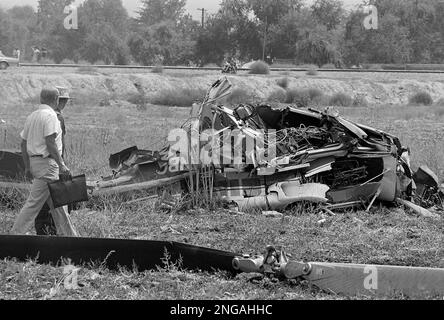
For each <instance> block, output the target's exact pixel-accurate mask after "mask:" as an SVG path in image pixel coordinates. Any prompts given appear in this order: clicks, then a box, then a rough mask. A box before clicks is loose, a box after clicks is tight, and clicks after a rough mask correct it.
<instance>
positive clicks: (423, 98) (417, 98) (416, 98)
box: [409, 91, 433, 106]
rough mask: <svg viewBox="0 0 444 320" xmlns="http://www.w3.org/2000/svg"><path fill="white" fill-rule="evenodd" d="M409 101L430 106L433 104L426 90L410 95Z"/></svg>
mask: <svg viewBox="0 0 444 320" xmlns="http://www.w3.org/2000/svg"><path fill="white" fill-rule="evenodd" d="M409 102H410V104H418V105H424V106H430V105H432V104H433V99H432V96H431V95H430V94H429V93H428V92H425V91H421V92H418V93H416V94H415V95H413V96H411V97H410V100H409Z"/></svg>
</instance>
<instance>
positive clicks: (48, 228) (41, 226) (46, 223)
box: [34, 87, 70, 236]
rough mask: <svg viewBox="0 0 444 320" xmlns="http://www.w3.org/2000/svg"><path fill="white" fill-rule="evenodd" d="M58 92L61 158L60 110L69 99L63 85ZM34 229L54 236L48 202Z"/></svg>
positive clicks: (63, 131)
mask: <svg viewBox="0 0 444 320" xmlns="http://www.w3.org/2000/svg"><path fill="white" fill-rule="evenodd" d="M56 89H57V90H58V92H59V98H58V102H57V109H56V110H55V112H56V113H57V118H58V119H59V122H60V127H61V129H62V146H63V149H62V159H64V157H65V135H66V127H65V119H64V118H63V115H62V111H63V109H65V107H66V105H67V104H68V101H69V99H70V97H69V93H68V90H67V89H66V88H63V87H56ZM34 226H35V231H36V233H37V235H39V236H55V235H57V227H56V226H55V223H54V219H53V218H52V215H51V213H50V209H49V206H48V203H46V202H45V204H44V205H43V208H42V209H41V210H40V212H39V214H38V216H37V218H35V224H34Z"/></svg>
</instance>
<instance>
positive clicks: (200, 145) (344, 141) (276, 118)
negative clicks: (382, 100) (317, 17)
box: [91, 78, 444, 215]
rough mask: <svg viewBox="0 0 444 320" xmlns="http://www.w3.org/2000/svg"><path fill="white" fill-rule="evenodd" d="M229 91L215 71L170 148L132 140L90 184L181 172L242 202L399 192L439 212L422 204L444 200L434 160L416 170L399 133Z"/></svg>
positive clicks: (340, 204)
mask: <svg viewBox="0 0 444 320" xmlns="http://www.w3.org/2000/svg"><path fill="white" fill-rule="evenodd" d="M230 93H231V84H230V82H229V81H228V80H227V79H226V78H222V79H220V80H219V81H217V82H216V83H215V84H213V86H212V87H211V88H210V89H209V91H208V93H207V96H206V98H205V101H204V102H203V103H202V104H201V105H194V106H193V109H192V112H191V120H190V121H189V122H187V123H186V124H185V125H184V126H183V128H182V129H183V130H182V131H180V130H179V131H178V133H177V135H174V134H173V135H170V136H172V141H169V144H168V145H167V146H166V147H165V148H164V149H162V150H161V151H159V152H151V151H141V150H139V149H137V148H136V147H133V148H129V149H127V150H124V151H122V152H120V153H118V154H115V155H113V156H111V158H110V165H111V167H112V168H113V169H115V171H114V174H113V176H111V177H109V178H107V179H104V180H103V181H98V182H95V183H92V184H91V187H92V188H95V192H96V193H97V194H100V193H109V192H116V191H117V192H120V191H122V192H124V191H131V190H139V189H141V188H146V189H148V188H153V187H158V186H164V185H167V184H172V183H176V182H178V181H181V182H182V189H184V191H186V192H191V193H196V192H197V191H199V190H202V187H203V186H205V187H206V189H207V190H208V189H210V190H211V192H210V196H211V197H218V198H221V199H223V200H225V201H228V202H234V203H236V204H237V205H238V206H239V209H240V210H247V209H260V210H283V209H285V208H287V207H289V206H291V205H292V204H295V203H299V202H313V203H320V204H323V206H324V208H325V209H327V210H335V209H342V208H351V207H358V208H367V209H369V208H370V207H371V206H372V205H373V203H374V202H375V201H380V202H384V203H395V202H398V203H400V204H402V205H406V206H408V207H409V208H411V209H413V210H415V211H416V212H418V213H420V214H422V215H433V214H431V213H430V212H429V211H428V210H426V209H423V208H422V207H420V206H423V207H426V208H431V207H439V208H441V209H442V203H443V199H444V193H443V189H442V187H440V186H439V180H438V178H437V177H436V175H435V174H434V173H433V172H431V171H430V169H428V168H427V167H420V169H419V170H418V171H417V172H416V173H414V172H413V171H412V169H411V166H410V159H409V155H410V154H409V153H410V152H409V150H408V148H406V147H404V146H403V145H402V144H401V142H400V141H399V139H398V138H397V137H395V136H392V135H390V134H388V133H385V132H383V131H379V130H377V129H374V128H370V127H368V126H365V125H361V124H357V123H353V122H351V121H348V120H346V119H344V118H342V117H341V116H339V115H338V114H337V113H336V112H335V111H334V110H332V109H326V110H325V111H324V112H319V111H316V110H312V109H308V110H307V109H301V108H296V107H294V106H284V107H277V108H274V107H272V106H270V105H267V104H258V105H244V104H240V105H238V106H236V107H234V108H227V107H225V106H224V105H223V101H224V97H226V96H227V95H229V94H230ZM181 133H182V134H181ZM170 138H171V137H170ZM185 182H188V183H185ZM199 186H200V189H199ZM413 202H415V203H416V205H415V204H414V203H413Z"/></svg>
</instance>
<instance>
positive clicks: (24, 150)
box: [21, 139, 31, 177]
mask: <svg viewBox="0 0 444 320" xmlns="http://www.w3.org/2000/svg"><path fill="white" fill-rule="evenodd" d="M21 149H22V158H23V163H24V164H25V174H26V176H27V177H28V176H29V173H30V171H31V165H30V163H29V154H28V141H26V140H25V139H22V144H21Z"/></svg>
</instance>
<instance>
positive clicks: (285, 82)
mask: <svg viewBox="0 0 444 320" xmlns="http://www.w3.org/2000/svg"><path fill="white" fill-rule="evenodd" d="M276 83H277V85H278V86H279V87H281V88H282V89H287V88H288V78H282V79H279V80H277V81H276Z"/></svg>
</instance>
